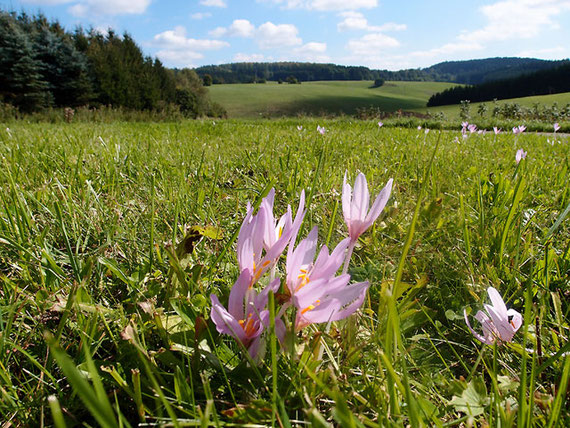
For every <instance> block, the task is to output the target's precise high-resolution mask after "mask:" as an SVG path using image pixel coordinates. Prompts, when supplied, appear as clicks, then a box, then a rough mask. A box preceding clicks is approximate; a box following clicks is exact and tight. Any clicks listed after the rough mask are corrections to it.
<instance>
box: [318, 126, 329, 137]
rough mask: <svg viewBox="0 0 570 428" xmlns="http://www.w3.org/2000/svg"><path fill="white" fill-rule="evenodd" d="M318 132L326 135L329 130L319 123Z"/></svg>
mask: <svg viewBox="0 0 570 428" xmlns="http://www.w3.org/2000/svg"><path fill="white" fill-rule="evenodd" d="M317 132H318V133H319V134H321V135H325V133H326V132H327V130H326V129H325V127H324V126H321V125H317Z"/></svg>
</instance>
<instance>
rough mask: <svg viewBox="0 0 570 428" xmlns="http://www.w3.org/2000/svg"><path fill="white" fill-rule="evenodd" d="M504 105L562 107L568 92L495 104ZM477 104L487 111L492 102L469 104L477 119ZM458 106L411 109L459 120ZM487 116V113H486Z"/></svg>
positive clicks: (511, 99)
mask: <svg viewBox="0 0 570 428" xmlns="http://www.w3.org/2000/svg"><path fill="white" fill-rule="evenodd" d="M506 103H518V104H520V105H521V106H523V107H528V108H530V107H532V106H533V105H535V104H540V105H543V106H552V105H553V104H554V103H556V104H558V106H559V107H564V106H565V105H566V104H568V103H570V92H565V93H561V94H552V95H537V96H532V97H521V98H510V99H506V100H498V101H497V104H499V105H502V104H506ZM479 104H486V105H487V107H488V109H489V110H491V109H492V108H493V102H489V101H487V102H484V103H483V102H480V103H471V104H470V105H471V116H472V117H477V108H478V107H479ZM459 107H460V106H459V105H458V104H453V105H446V106H436V107H425V106H424V107H423V108H417V109H413V111H416V112H418V113H431V114H436V113H439V112H442V113H444V114H445V116H446V117H447V118H448V119H459ZM487 114H489V113H487Z"/></svg>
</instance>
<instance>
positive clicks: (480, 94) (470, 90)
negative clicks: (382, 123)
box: [428, 62, 570, 107]
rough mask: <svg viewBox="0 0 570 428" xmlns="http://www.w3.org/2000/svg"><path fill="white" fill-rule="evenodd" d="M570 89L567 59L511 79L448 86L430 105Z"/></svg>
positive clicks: (433, 97) (541, 93) (430, 100)
mask: <svg viewBox="0 0 570 428" xmlns="http://www.w3.org/2000/svg"><path fill="white" fill-rule="evenodd" d="M569 91H570V62H566V63H564V64H563V65H561V66H558V67H556V68H551V69H547V70H541V71H535V72H534V73H528V74H523V75H519V76H517V77H512V78H509V79H501V80H494V81H490V82H484V83H481V84H478V85H474V86H463V87H454V88H447V89H446V90H444V91H442V92H440V93H437V94H434V95H432V96H431V98H430V99H429V102H428V106H429V107H433V106H441V105H446V104H459V103H460V102H461V101H463V100H469V101H471V102H474V101H491V100H493V99H508V98H517V97H528V96H533V95H548V94H556V93H563V92H569Z"/></svg>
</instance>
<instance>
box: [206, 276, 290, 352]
mask: <svg viewBox="0 0 570 428" xmlns="http://www.w3.org/2000/svg"><path fill="white" fill-rule="evenodd" d="M251 275H252V273H251V271H250V270H249V269H245V270H243V271H242V273H241V274H240V276H239V277H238V279H237V281H236V282H235V284H234V286H233V287H232V289H231V291H230V297H229V301H228V309H226V308H225V307H224V306H223V305H222V304H221V303H220V300H219V299H218V296H216V295H215V294H212V295H210V300H211V302H212V310H211V312H210V318H211V319H212V321H213V322H214V324H215V325H216V330H218V332H219V333H222V334H227V335H230V336H232V337H233V338H234V339H235V340H236V341H238V342H239V343H241V344H242V345H243V346H244V347H245V348H246V349H247V350H248V351H249V354H250V356H251V357H252V358H255V357H256V356H257V354H258V352H259V345H260V341H261V336H262V333H263V331H264V330H265V329H266V328H268V327H269V311H268V310H267V309H266V306H267V301H268V296H269V291H273V292H275V291H277V290H278V289H279V285H280V284H279V279H275V280H274V281H272V282H271V283H270V284H269V285H268V286H267V287H266V288H265V289H264V290H263V291H262V292H260V293H259V294H257V293H256V291H255V290H254V289H253V288H251V287H250V286H249V285H250V283H251ZM275 332H276V334H277V336H278V337H279V339H280V340H281V341H283V338H284V336H285V325H284V324H283V321H282V320H281V319H280V318H276V319H275Z"/></svg>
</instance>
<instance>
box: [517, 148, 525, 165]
mask: <svg viewBox="0 0 570 428" xmlns="http://www.w3.org/2000/svg"><path fill="white" fill-rule="evenodd" d="M524 158H526V152H525V151H524V150H523V149H518V150H517V153H516V154H515V161H516V162H517V164H519V163H520V161H521V160H523V159H524Z"/></svg>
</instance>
